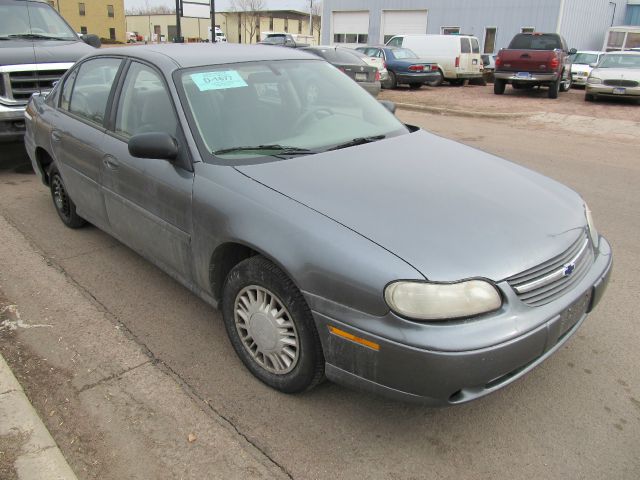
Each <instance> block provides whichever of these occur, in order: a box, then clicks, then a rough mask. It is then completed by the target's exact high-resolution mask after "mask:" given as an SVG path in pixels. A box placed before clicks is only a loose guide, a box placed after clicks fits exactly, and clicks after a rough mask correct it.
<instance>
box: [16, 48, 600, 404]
mask: <svg viewBox="0 0 640 480" xmlns="http://www.w3.org/2000/svg"><path fill="white" fill-rule="evenodd" d="M309 85H314V86H315V89H314V92H313V93H314V94H313V95H311V94H310V93H309V91H308V87H309ZM389 110H392V108H391V106H390V105H389V104H386V105H385V106H383V105H382V104H381V103H379V102H377V101H376V100H375V99H374V98H373V97H371V96H370V95H369V94H367V93H366V92H365V91H364V90H363V89H361V88H360V87H359V86H358V85H357V84H356V83H355V82H353V81H352V80H351V79H350V78H349V77H347V76H346V75H344V74H343V73H341V72H340V71H339V70H337V69H336V68H334V67H333V66H331V65H329V64H328V63H326V62H324V61H322V60H320V59H318V58H317V57H314V56H312V55H309V54H307V53H304V52H300V51H297V50H294V49H284V48H281V49H278V48H260V47H250V46H240V45H166V46H145V47H129V48H119V49H112V50H109V49H106V50H100V51H99V52H96V53H94V54H92V55H90V56H88V57H85V58H84V59H83V60H81V61H80V62H79V63H78V64H76V65H75V66H74V67H73V68H72V69H71V70H70V71H69V72H68V73H67V74H66V75H65V77H64V78H63V79H62V80H61V81H60V83H59V84H58V85H57V86H56V88H54V90H53V91H52V92H51V94H50V95H48V96H47V97H46V98H45V97H43V96H34V97H32V99H31V101H30V103H29V105H28V109H27V113H26V118H27V133H26V137H25V143H26V147H27V150H28V153H29V156H30V157H31V161H32V163H33V167H34V169H35V170H36V172H37V173H38V175H39V176H40V177H41V179H42V181H43V182H44V183H45V184H46V185H48V186H49V188H50V190H51V195H52V198H53V203H54V206H55V209H56V211H57V213H58V215H59V217H60V219H61V220H62V221H63V222H64V224H65V225H67V226H68V227H71V228H78V227H81V226H83V225H84V224H85V223H86V222H90V223H92V224H93V225H95V226H97V227H98V228H100V229H103V230H104V231H106V232H108V233H109V234H110V235H113V236H114V237H116V238H118V239H119V240H120V241H122V242H123V243H125V244H126V245H128V246H129V247H131V248H132V249H134V250H135V251H137V252H139V253H140V254H141V255H143V256H144V257H146V258H147V259H149V260H150V261H151V262H153V263H154V264H156V265H157V266H159V267H160V268H161V269H163V270H164V271H166V272H167V273H168V274H169V275H171V276H172V277H173V278H175V279H177V280H178V281H180V282H181V283H182V284H184V285H185V286H186V287H187V288H189V289H190V290H192V291H193V292H195V293H196V294H197V295H198V296H200V297H201V298H203V299H204V300H206V301H207V302H209V303H210V304H211V305H213V306H216V307H219V308H220V309H221V310H222V316H223V319H224V324H225V326H226V330H227V334H228V336H229V338H230V340H231V343H232V345H233V347H234V349H235V351H236V352H237V354H238V356H239V358H240V359H241V360H242V362H243V363H244V364H245V366H246V367H247V368H248V369H249V370H250V371H251V372H252V373H253V374H254V375H255V376H256V377H257V378H258V379H260V380H261V381H263V382H264V383H266V384H268V385H270V386H271V387H273V388H276V389H278V390H280V391H282V392H288V393H292V392H300V391H304V390H307V389H309V388H311V387H313V386H314V385H316V384H317V383H319V382H320V381H321V380H322V379H323V378H325V377H327V378H329V379H331V380H334V381H336V382H339V383H342V384H345V385H350V386H354V387H358V388H364V389H367V390H370V391H374V392H378V393H380V394H384V395H388V396H391V397H395V398H403V399H409V400H416V401H421V402H428V403H431V404H439V405H447V404H457V403H462V402H466V401H469V400H473V399H475V398H478V397H481V396H483V395H486V394H488V393H490V392H493V391H495V390H497V389H499V388H501V387H503V386H505V385H507V384H509V383H510V382H512V381H514V380H515V379H517V378H519V377H521V376H522V375H524V374H525V373H526V372H528V371H530V370H531V369H532V368H534V367H535V366H536V365H538V364H540V363H541V362H542V361H543V360H544V359H546V358H547V357H549V356H550V355H551V354H552V353H553V352H555V351H556V350H558V349H559V348H560V347H561V346H562V345H563V344H564V343H565V342H566V341H567V339H568V338H569V337H571V335H573V334H574V333H575V332H576V330H577V329H578V328H579V327H580V325H581V324H582V322H583V321H584V319H585V317H586V315H587V314H588V313H589V312H590V311H591V310H593V308H594V307H595V305H596V304H597V303H598V301H599V300H600V298H601V296H602V294H603V292H604V290H605V286H606V284H607V279H608V277H609V272H610V269H611V258H612V257H611V249H610V247H609V244H608V243H607V241H606V240H605V239H604V238H603V237H602V236H600V235H599V234H598V233H597V231H596V229H595V227H594V225H593V221H592V219H591V215H590V212H589V209H588V208H587V206H586V205H585V203H584V202H583V200H582V199H581V198H580V196H579V195H578V194H576V193H575V192H573V191H571V190H570V189H568V188H567V187H565V186H563V185H561V184H559V183H557V182H555V181H553V180H550V179H548V178H545V177H543V176H541V175H539V174H537V173H534V172H532V171H529V170H526V169H524V168H522V167H519V166H517V165H514V164H512V163H509V162H507V161H505V160H501V159H499V158H496V157H494V156H492V155H489V154H487V153H483V152H480V151H478V150H474V149H472V148H470V147H467V146H464V145H461V144H459V143H455V142H452V141H449V140H446V139H443V138H440V137H438V136H436V135H432V134H430V133H427V132H425V131H421V130H419V129H417V128H415V127H412V126H409V125H403V124H402V123H400V122H399V121H398V120H397V119H396V117H395V116H394V115H392V113H391V112H390V111H389ZM161 323H162V319H158V324H159V328H161Z"/></svg>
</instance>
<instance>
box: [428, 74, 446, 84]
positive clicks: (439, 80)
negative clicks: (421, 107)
mask: <svg viewBox="0 0 640 480" xmlns="http://www.w3.org/2000/svg"><path fill="white" fill-rule="evenodd" d="M438 74H439V75H438V76H437V77H436V78H434V79H433V80H429V81H428V82H427V85H429V86H430V87H439V86H440V85H442V82H443V81H444V75H443V74H442V70H438Z"/></svg>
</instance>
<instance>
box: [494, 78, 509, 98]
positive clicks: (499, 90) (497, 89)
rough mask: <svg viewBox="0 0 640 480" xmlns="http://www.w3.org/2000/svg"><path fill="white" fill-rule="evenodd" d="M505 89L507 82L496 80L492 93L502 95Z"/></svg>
mask: <svg viewBox="0 0 640 480" xmlns="http://www.w3.org/2000/svg"><path fill="white" fill-rule="evenodd" d="M506 88H507V82H505V81H504V80H502V79H499V78H496V79H495V80H494V82H493V93H495V94H496V95H502V94H504V90H505V89H506Z"/></svg>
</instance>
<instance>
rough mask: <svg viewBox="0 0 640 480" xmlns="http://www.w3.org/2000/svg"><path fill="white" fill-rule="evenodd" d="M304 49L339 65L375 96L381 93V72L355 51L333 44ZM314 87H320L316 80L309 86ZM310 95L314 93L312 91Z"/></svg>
mask: <svg viewBox="0 0 640 480" xmlns="http://www.w3.org/2000/svg"><path fill="white" fill-rule="evenodd" d="M304 50H305V51H306V52H309V53H313V54H314V55H317V56H318V57H320V58H323V59H325V60H326V61H327V62H329V63H330V64H331V65H333V66H335V67H337V68H338V69H339V70H340V71H341V72H343V73H344V74H346V75H347V76H348V77H349V78H352V79H353V80H355V81H356V83H357V84H358V85H360V86H361V87H362V88H364V89H365V90H366V91H367V92H369V93H370V94H371V95H373V96H374V97H377V96H378V94H379V93H380V72H379V71H378V69H377V68H376V67H372V66H369V65H367V63H366V62H365V61H364V60H362V59H361V58H360V57H359V56H357V55H356V54H355V53H353V52H351V51H349V50H347V49H346V48H342V47H333V46H318V47H306V48H304ZM312 87H316V88H319V87H317V86H316V82H312V83H311V84H310V85H309V86H308V88H309V89H312ZM309 91H310V92H311V91H313V90H309ZM310 95H314V94H313V93H310Z"/></svg>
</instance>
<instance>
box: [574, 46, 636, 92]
mask: <svg viewBox="0 0 640 480" xmlns="http://www.w3.org/2000/svg"><path fill="white" fill-rule="evenodd" d="M609 96H611V97H627V98H635V99H637V100H639V101H640V53H637V52H611V53H607V54H605V55H603V56H602V58H601V59H600V62H599V63H598V64H597V65H595V66H594V69H593V70H592V71H591V74H590V75H589V78H588V80H587V87H586V91H585V96H584V98H585V100H587V101H592V100H596V99H597V98H600V97H609Z"/></svg>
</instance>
